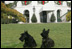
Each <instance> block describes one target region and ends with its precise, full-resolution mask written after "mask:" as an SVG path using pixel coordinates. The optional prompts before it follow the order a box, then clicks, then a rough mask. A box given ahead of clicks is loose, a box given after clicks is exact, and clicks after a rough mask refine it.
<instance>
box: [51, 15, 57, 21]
mask: <svg viewBox="0 0 72 49" xmlns="http://www.w3.org/2000/svg"><path fill="white" fill-rule="evenodd" d="M55 20H56V18H55V16H54V14H52V15H51V19H50V21H51V22H55Z"/></svg>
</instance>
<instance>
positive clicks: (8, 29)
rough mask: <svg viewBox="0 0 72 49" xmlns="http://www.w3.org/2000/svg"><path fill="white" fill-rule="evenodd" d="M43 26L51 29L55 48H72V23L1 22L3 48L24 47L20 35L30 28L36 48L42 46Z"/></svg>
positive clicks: (50, 34) (50, 35)
mask: <svg viewBox="0 0 72 49" xmlns="http://www.w3.org/2000/svg"><path fill="white" fill-rule="evenodd" d="M43 28H45V29H46V30H47V29H50V33H49V37H50V38H52V39H53V40H54V42H55V46H54V47H53V48H71V23H48V24H1V48H22V47H23V44H24V42H21V41H20V40H19V37H20V34H21V33H23V32H24V30H28V32H29V34H30V35H31V36H33V37H34V39H35V40H36V43H37V47H36V48H40V46H41V44H42V37H41V36H40V34H41V33H42V30H43Z"/></svg>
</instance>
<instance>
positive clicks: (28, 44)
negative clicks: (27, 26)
mask: <svg viewBox="0 0 72 49" xmlns="http://www.w3.org/2000/svg"><path fill="white" fill-rule="evenodd" d="M19 39H20V40H21V41H22V42H23V41H24V40H25V43H24V45H23V47H24V48H25V47H29V48H32V47H36V46H37V44H36V42H35V40H34V38H33V37H32V36H31V35H29V34H28V31H25V32H24V33H22V34H21V37H20V38H19Z"/></svg>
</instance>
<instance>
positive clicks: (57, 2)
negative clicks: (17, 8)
mask: <svg viewBox="0 0 72 49" xmlns="http://www.w3.org/2000/svg"><path fill="white" fill-rule="evenodd" d="M54 2H55V3H56V4H57V5H60V3H59V1H54ZM62 4H63V1H61V5H62Z"/></svg>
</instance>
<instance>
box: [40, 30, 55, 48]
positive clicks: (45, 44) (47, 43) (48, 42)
mask: <svg viewBox="0 0 72 49" xmlns="http://www.w3.org/2000/svg"><path fill="white" fill-rule="evenodd" d="M49 31H50V29H48V30H47V31H45V29H43V32H42V33H41V36H42V45H41V48H51V47H54V41H53V40H52V39H51V38H49V35H48V34H49Z"/></svg>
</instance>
